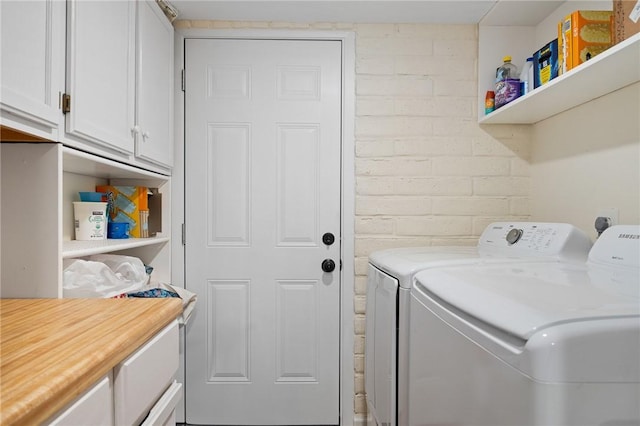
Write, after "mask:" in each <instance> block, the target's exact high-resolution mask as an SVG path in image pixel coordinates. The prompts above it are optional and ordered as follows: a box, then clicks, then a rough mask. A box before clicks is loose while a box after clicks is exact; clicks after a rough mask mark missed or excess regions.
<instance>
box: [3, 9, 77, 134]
mask: <svg viewBox="0 0 640 426" xmlns="http://www.w3.org/2000/svg"><path fill="white" fill-rule="evenodd" d="M0 11H1V13H0V15H2V18H1V19H2V25H1V27H0V28H1V31H2V37H1V40H2V42H1V47H2V49H1V52H2V60H1V71H0V74H1V75H2V95H1V96H0V99H1V105H2V124H3V125H5V126H9V127H13V128H16V129H18V130H22V131H24V132H27V133H31V134H34V135H36V136H40V137H43V138H46V139H50V140H58V127H59V124H60V123H61V122H62V111H61V110H60V108H59V101H58V99H59V96H60V92H62V91H63V90H64V29H65V3H64V2H61V1H54V0H38V1H2V2H0Z"/></svg>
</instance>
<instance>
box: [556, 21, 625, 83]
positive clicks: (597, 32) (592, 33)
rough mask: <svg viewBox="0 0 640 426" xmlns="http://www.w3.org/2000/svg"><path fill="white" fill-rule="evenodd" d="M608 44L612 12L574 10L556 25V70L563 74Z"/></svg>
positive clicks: (601, 50)
mask: <svg viewBox="0 0 640 426" xmlns="http://www.w3.org/2000/svg"><path fill="white" fill-rule="evenodd" d="M612 45H613V11H608V10H576V11H574V12H573V13H571V14H570V15H567V16H566V17H565V18H564V19H563V20H562V21H561V22H560V23H559V24H558V52H559V54H558V56H559V62H560V66H559V70H560V73H562V74H564V73H565V72H567V71H569V70H571V69H573V68H575V67H577V66H578V65H580V64H582V63H583V62H586V61H588V60H589V59H591V58H593V57H594V56H596V55H598V54H600V53H602V52H604V51H605V50H607V49H608V48H609V47H611V46H612Z"/></svg>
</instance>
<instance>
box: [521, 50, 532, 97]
mask: <svg viewBox="0 0 640 426" xmlns="http://www.w3.org/2000/svg"><path fill="white" fill-rule="evenodd" d="M520 88H521V93H520V96H523V95H526V94H527V93H529V92H530V91H532V90H533V57H531V58H527V61H526V62H525V63H524V66H523V67H522V71H521V72H520Z"/></svg>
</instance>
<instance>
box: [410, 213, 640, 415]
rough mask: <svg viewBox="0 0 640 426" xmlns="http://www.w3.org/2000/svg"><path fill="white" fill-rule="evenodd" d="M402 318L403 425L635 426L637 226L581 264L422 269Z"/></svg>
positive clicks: (638, 382) (639, 382) (603, 242)
mask: <svg viewBox="0 0 640 426" xmlns="http://www.w3.org/2000/svg"><path fill="white" fill-rule="evenodd" d="M410 321H411V324H412V329H411V333H410V337H409V338H410V342H411V344H410V350H409V370H410V371H409V377H410V378H409V394H410V400H409V424H410V425H435V424H439V425H445V424H446V425H474V426H475V425H477V426H480V425H487V426H489V425H490V426H499V425H509V426H513V425H518V426H525V425H540V426H552V425H553V426H555V425H558V426H559V425H563V426H564V425H580V426H584V425H610V426H614V425H639V424H640V226H614V227H611V228H609V229H607V230H606V231H605V232H604V233H603V234H602V235H601V236H600V238H599V239H598V240H597V241H596V243H595V244H594V246H593V248H592V249H591V251H590V253H589V260H588V262H586V263H584V264H582V265H580V264H577V263H574V262H538V263H512V264H493V265H483V266H478V265H467V266H457V267H443V268H437V269H432V270H426V271H423V272H420V273H418V274H417V275H416V277H415V281H414V286H413V288H412V290H411V302H410Z"/></svg>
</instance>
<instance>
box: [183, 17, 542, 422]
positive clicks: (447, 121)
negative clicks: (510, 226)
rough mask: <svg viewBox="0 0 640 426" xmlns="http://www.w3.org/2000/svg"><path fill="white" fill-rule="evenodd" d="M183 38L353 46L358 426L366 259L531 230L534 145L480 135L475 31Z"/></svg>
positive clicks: (358, 27)
mask: <svg viewBox="0 0 640 426" xmlns="http://www.w3.org/2000/svg"><path fill="white" fill-rule="evenodd" d="M175 26H176V28H200V29H202V28H211V29H225V28H226V29H231V28H233V29H241V28H253V29H269V28H271V29H296V30H301V29H308V30H313V31H317V30H340V31H354V32H355V34H356V120H355V123H356V146H355V149H356V164H355V169H356V207H355V208H356V217H355V231H356V242H355V251H356V253H355V255H356V259H355V262H356V277H355V294H354V299H353V303H354V310H355V314H356V315H355V324H354V326H355V333H356V335H355V345H354V361H355V362H354V364H355V372H354V380H355V393H356V395H355V406H354V410H355V413H356V420H357V419H358V418H360V419H361V418H362V417H363V416H364V415H365V414H366V403H365V396H364V339H365V336H364V330H365V304H366V300H365V297H366V271H367V268H366V265H367V257H368V255H369V254H370V253H371V252H372V251H374V250H380V249H385V248H392V247H402V246H419V245H428V246H437V245H474V244H475V243H476V241H477V237H478V236H479V234H480V233H481V232H482V230H483V229H484V227H485V226H486V225H487V224H488V223H490V222H492V221H495V220H509V219H511V220H526V219H528V218H529V214H530V207H529V195H530V182H529V156H530V140H531V135H530V134H529V130H528V128H527V127H525V126H491V127H486V128H481V127H480V126H479V125H478V123H477V116H478V112H477V110H476V108H477V107H476V105H477V93H478V88H477V69H476V67H477V51H478V48H477V44H478V34H477V27H476V26H475V25H415V24H350V23H341V24H333V23H313V24H299V23H282V22H228V21H177V22H176V23H175Z"/></svg>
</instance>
